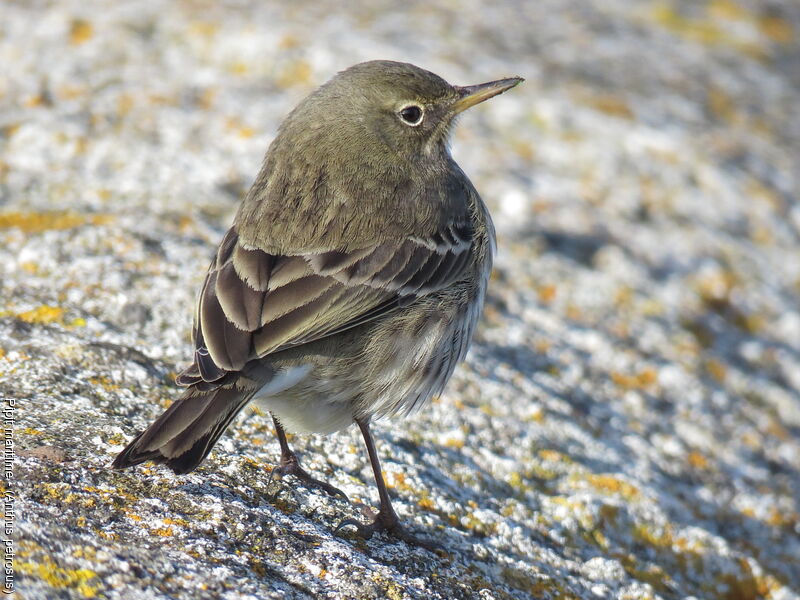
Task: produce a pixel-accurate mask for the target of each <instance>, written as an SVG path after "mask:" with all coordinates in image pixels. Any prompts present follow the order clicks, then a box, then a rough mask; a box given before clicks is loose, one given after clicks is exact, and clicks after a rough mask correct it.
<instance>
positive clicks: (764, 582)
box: [717, 558, 783, 600]
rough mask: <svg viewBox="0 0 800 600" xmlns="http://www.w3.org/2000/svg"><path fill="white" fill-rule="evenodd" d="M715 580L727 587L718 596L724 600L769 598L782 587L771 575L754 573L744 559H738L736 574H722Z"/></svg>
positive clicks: (747, 561) (748, 562)
mask: <svg viewBox="0 0 800 600" xmlns="http://www.w3.org/2000/svg"><path fill="white" fill-rule="evenodd" d="M717 579H718V580H719V581H720V583H723V584H724V585H725V586H726V587H727V590H726V591H725V593H723V594H722V595H719V596H718V597H719V598H724V599H725V600H740V599H743V598H769V597H771V596H772V592H775V591H777V590H779V589H780V588H781V587H783V586H782V585H781V583H780V582H779V581H778V580H777V579H775V577H773V576H772V575H769V574H766V575H764V574H760V573H759V574H756V573H754V572H753V567H752V566H751V564H750V561H749V560H748V559H746V558H740V559H739V570H738V572H737V573H736V574H733V573H723V574H721V575H719V576H718V578H717Z"/></svg>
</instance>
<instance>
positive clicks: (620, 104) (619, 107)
mask: <svg viewBox="0 0 800 600" xmlns="http://www.w3.org/2000/svg"><path fill="white" fill-rule="evenodd" d="M586 101H587V102H588V104H589V105H590V106H591V107H593V108H595V109H596V110H599V111H600V112H602V113H605V114H607V115H609V116H612V117H619V118H621V119H628V120H630V119H632V118H633V111H632V110H631V107H630V106H628V103H627V102H626V101H625V100H624V99H622V98H620V97H619V96H612V95H609V94H602V95H599V96H590V97H588V98H586Z"/></svg>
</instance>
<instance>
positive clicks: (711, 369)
mask: <svg viewBox="0 0 800 600" xmlns="http://www.w3.org/2000/svg"><path fill="white" fill-rule="evenodd" d="M704 366H705V369H706V372H707V373H708V374H709V375H711V377H713V378H714V379H716V380H717V381H718V382H720V383H724V382H725V376H726V375H727V372H728V371H727V368H726V367H725V364H724V363H722V362H720V361H718V360H716V359H713V358H712V359H711V360H707V361H706V363H705V365H704Z"/></svg>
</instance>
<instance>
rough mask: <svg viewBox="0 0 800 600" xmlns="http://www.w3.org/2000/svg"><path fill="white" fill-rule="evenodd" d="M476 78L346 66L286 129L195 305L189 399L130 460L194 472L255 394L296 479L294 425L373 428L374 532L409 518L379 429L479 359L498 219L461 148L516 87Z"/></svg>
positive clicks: (184, 379) (138, 442)
mask: <svg viewBox="0 0 800 600" xmlns="http://www.w3.org/2000/svg"><path fill="white" fill-rule="evenodd" d="M520 81H521V79H520V78H512V79H506V80H500V81H495V82H490V83H488V84H481V85H477V86H469V87H457V86H452V85H450V84H448V83H447V82H446V81H444V80H443V79H441V78H440V77H438V76H436V75H434V74H433V73H430V72H428V71H425V70H423V69H420V68H418V67H415V66H413V65H409V64H405V63H395V62H390V61H372V62H367V63H361V64H359V65H355V66H354V67H351V68H350V69H347V70H346V71H343V72H341V73H339V74H338V75H337V76H336V77H334V78H333V79H332V80H330V81H329V82H328V83H326V84H325V85H323V86H322V87H320V88H319V89H318V90H317V91H315V92H314V93H313V94H311V95H310V96H309V97H307V98H306V99H305V100H304V101H303V102H301V103H300V104H299V105H298V106H297V108H295V109H294V111H292V113H291V114H290V115H289V116H288V117H287V118H286V120H285V121H284V123H283V124H282V125H281V127H280V130H279V132H278V135H277V137H276V138H275V140H274V141H273V143H272V144H271V145H270V148H269V150H268V151H267V154H266V157H265V159H264V163H263V165H262V168H261V171H260V173H259V175H258V177H257V178H256V181H255V183H254V184H253V186H252V188H251V189H250V192H249V193H248V195H247V197H246V198H245V200H244V201H243V203H242V205H241V207H240V209H239V211H238V214H237V216H236V219H235V221H234V224H233V226H232V227H231V229H230V230H229V231H228V232H227V234H226V235H225V237H224V238H223V240H222V242H221V243H220V245H219V248H218V250H217V253H216V255H215V257H214V259H213V260H212V262H211V266H210V267H209V270H208V274H207V276H206V280H205V282H204V284H203V287H202V290H201V292H200V295H199V298H198V302H197V308H196V313H195V324H194V330H193V340H194V346H195V352H194V359H193V362H192V364H191V365H190V366H189V367H188V368H187V369H186V370H185V371H183V372H182V373H181V374H180V375H179V377H178V383H179V384H182V385H185V386H188V389H187V390H186V392H185V393H184V395H183V396H182V397H181V398H179V399H178V400H177V401H175V402H174V403H173V404H172V406H170V408H169V409H168V410H167V411H166V412H165V413H164V414H163V415H162V416H161V417H159V418H158V419H157V420H156V421H155V422H154V423H153V424H152V425H151V426H150V427H149V428H148V429H147V430H145V431H144V432H142V433H141V434H139V435H138V436H137V437H136V438H134V440H133V441H132V442H131V443H130V444H129V445H128V447H127V448H125V450H123V452H122V453H120V455H119V456H118V457H117V458H116V460H115V461H114V464H113V466H114V467H117V468H121V467H126V466H129V465H134V464H138V463H141V462H144V461H146V460H154V461H156V462H164V463H166V464H167V465H168V466H170V467H171V468H172V469H173V470H175V472H177V473H185V472H188V471H191V470H192V469H194V468H195V467H196V466H197V465H198V464H200V462H201V461H202V460H203V459H204V458H205V457H206V455H207V454H208V452H209V451H210V450H211V448H212V446H213V445H214V443H215V442H216V441H217V439H218V438H219V436H220V435H221V434H222V432H223V431H224V430H225V428H226V427H227V426H228V424H229V423H230V422H231V421H232V420H233V419H234V418H235V417H236V415H237V414H238V413H239V412H240V411H241V410H242V408H244V406H245V405H246V404H247V403H248V402H249V401H251V400H253V399H255V400H257V401H258V402H259V403H260V404H261V405H262V406H263V407H264V408H266V409H268V410H270V411H271V412H272V414H273V418H274V419H275V426H276V431H277V434H278V438H279V441H280V443H281V467H279V472H280V473H282V474H288V473H292V474H295V475H297V476H298V477H300V478H301V479H302V480H305V481H306V482H307V483H309V484H312V485H316V486H318V487H322V488H323V489H325V490H326V491H328V492H331V493H341V492H339V490H336V489H335V488H333V487H332V486H330V485H328V484H326V483H323V482H320V481H317V480H315V479H313V478H311V476H310V475H308V473H306V472H305V471H303V470H302V469H301V468H300V466H299V463H298V461H297V458H296V456H295V455H294V453H292V451H291V450H290V449H289V446H288V443H287V442H286V437H285V434H284V428H286V429H289V430H292V431H299V432H303V431H320V432H331V431H336V430H338V429H341V428H343V427H346V426H348V425H350V424H351V423H353V422H356V423H357V424H358V425H359V427H360V428H361V430H362V432H363V433H364V437H365V441H366V443H367V450H368V452H369V455H370V460H371V462H372V463H373V468H374V469H375V475H376V482H377V484H378V488H379V491H380V495H381V508H380V512H379V514H378V517H377V518H376V520H375V522H373V523H371V524H369V525H363V524H360V523H356V522H346V523H345V524H347V525H355V526H356V527H357V528H358V530H359V531H360V532H361V533H362V534H363V535H365V536H367V537H369V535H371V534H372V532H373V531H376V530H381V529H387V530H391V531H392V532H393V533H395V534H396V535H399V536H400V537H404V538H406V539H410V537H409V536H408V535H407V534H405V533H404V532H403V530H402V529H401V528H400V526H399V524H398V522H397V517H396V515H395V513H394V511H393V509H392V507H391V503H390V502H389V498H388V494H386V489H385V485H384V484H383V479H382V476H381V475H380V469H379V465H378V462H377V461H378V459H377V454H376V452H375V448H374V445H373V442H372V437H371V434H370V431H369V422H370V419H371V418H372V417H380V416H384V415H389V414H393V413H396V412H409V411H411V410H413V409H415V408H418V407H419V406H421V405H422V404H423V403H424V402H425V401H426V400H428V399H429V398H430V397H431V396H432V395H434V394H437V393H439V392H441V390H442V389H443V388H444V385H445V384H446V383H447V380H448V379H449V377H450V376H451V375H452V372H453V369H454V368H455V365H456V364H457V362H458V361H460V360H461V359H462V358H463V357H464V355H465V354H466V351H467V348H468V346H469V342H470V339H471V337H472V332H473V329H474V326H475V323H476V322H477V320H478V317H479V315H480V312H481V308H482V305H483V299H484V295H485V290H486V285H487V282H488V277H489V272H490V270H491V263H492V252H493V246H494V229H493V227H492V223H491V219H490V217H489V214H488V212H487V210H486V207H485V206H484V204H483V202H482V201H481V199H480V196H479V195H478V193H477V192H476V191H475V189H474V187H473V186H472V184H471V183H470V181H469V179H468V178H467V177H466V175H464V173H463V172H462V171H461V169H460V168H459V167H458V165H456V163H455V162H454V161H453V159H452V158H451V156H450V153H449V151H448V138H449V131H450V128H451V126H452V124H453V121H454V118H455V116H456V115H457V114H458V113H460V112H461V111H462V110H464V109H465V108H468V107H469V106H472V105H473V104H476V103H478V102H481V101H483V100H485V99H487V98H490V97H492V96H494V95H496V94H499V93H502V92H503V91H505V90H507V89H509V88H511V87H513V86H514V85H516V84H517V83H519V82H520Z"/></svg>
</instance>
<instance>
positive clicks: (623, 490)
mask: <svg viewBox="0 0 800 600" xmlns="http://www.w3.org/2000/svg"><path fill="white" fill-rule="evenodd" d="M585 479H586V481H587V483H588V484H589V485H591V486H592V487H593V488H595V489H596V490H598V491H600V492H604V493H607V494H619V495H620V496H622V497H623V498H627V499H631V498H635V497H636V496H638V495H639V490H638V489H637V488H636V487H635V486H633V485H631V484H630V483H628V482H627V481H623V480H622V479H618V478H616V477H614V476H613V475H606V474H599V475H597V474H594V473H591V474H589V475H587V476H586V478H585Z"/></svg>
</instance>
